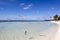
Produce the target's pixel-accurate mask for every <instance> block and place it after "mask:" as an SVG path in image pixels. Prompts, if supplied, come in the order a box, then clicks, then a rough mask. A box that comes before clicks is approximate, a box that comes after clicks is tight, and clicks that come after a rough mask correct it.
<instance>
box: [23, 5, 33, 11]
mask: <svg viewBox="0 0 60 40" xmlns="http://www.w3.org/2000/svg"><path fill="white" fill-rule="evenodd" d="M31 7H32V4H29V5H26V6H24V7H23V9H25V10H27V9H30V8H31Z"/></svg>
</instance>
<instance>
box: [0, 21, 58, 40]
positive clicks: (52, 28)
mask: <svg viewBox="0 0 60 40" xmlns="http://www.w3.org/2000/svg"><path fill="white" fill-rule="evenodd" d="M57 29H58V24H55V23H52V22H50V21H42V22H0V40H52V39H53V37H54V35H55V33H56V32H57Z"/></svg>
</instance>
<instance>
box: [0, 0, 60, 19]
mask: <svg viewBox="0 0 60 40" xmlns="http://www.w3.org/2000/svg"><path fill="white" fill-rule="evenodd" d="M56 14H58V15H60V0H0V20H45V19H50V16H52V17H53V16H54V15H56Z"/></svg>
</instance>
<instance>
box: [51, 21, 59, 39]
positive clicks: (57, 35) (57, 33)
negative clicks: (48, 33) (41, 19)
mask: <svg viewBox="0 0 60 40" xmlns="http://www.w3.org/2000/svg"><path fill="white" fill-rule="evenodd" d="M52 23H56V24H58V25H59V26H58V30H57V32H56V35H55V36H54V38H53V39H52V40H60V21H52Z"/></svg>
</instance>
